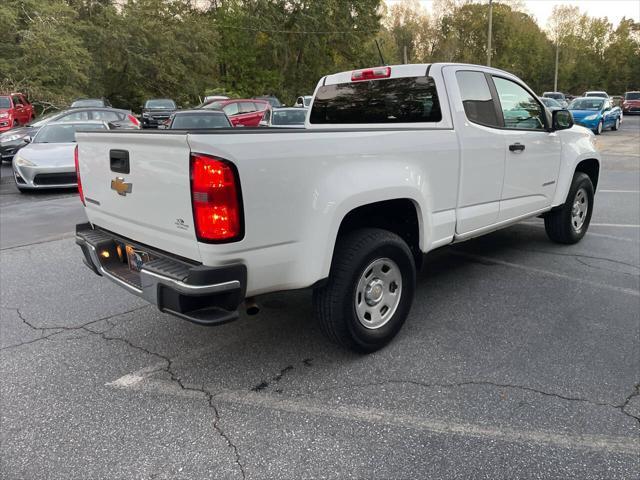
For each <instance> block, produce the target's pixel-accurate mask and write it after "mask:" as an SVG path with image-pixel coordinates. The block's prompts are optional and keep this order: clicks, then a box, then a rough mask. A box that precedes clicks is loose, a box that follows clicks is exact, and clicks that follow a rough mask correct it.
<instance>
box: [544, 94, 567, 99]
mask: <svg viewBox="0 0 640 480" xmlns="http://www.w3.org/2000/svg"><path fill="white" fill-rule="evenodd" d="M544 96H545V97H547V98H555V99H557V100H561V99H563V98H564V95H562V94H561V93H545V94H544Z"/></svg>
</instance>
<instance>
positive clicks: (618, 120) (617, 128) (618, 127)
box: [611, 118, 620, 132]
mask: <svg viewBox="0 0 640 480" xmlns="http://www.w3.org/2000/svg"><path fill="white" fill-rule="evenodd" d="M619 129H620V119H619V118H616V121H615V122H613V127H611V130H613V131H614V132H615V131H617V130H619Z"/></svg>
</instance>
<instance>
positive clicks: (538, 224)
mask: <svg viewBox="0 0 640 480" xmlns="http://www.w3.org/2000/svg"><path fill="white" fill-rule="evenodd" d="M516 225H526V226H528V227H537V228H544V223H541V222H531V221H529V222H520V223H516ZM587 236H588V237H600V238H610V239H611V240H620V241H621V242H630V243H638V240H636V239H633V238H629V237H616V236H615V235H607V234H604V233H595V232H588V233H587Z"/></svg>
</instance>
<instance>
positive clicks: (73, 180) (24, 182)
mask: <svg viewBox="0 0 640 480" xmlns="http://www.w3.org/2000/svg"><path fill="white" fill-rule="evenodd" d="M108 129H109V125H108V124H107V123H106V122H101V121H85V122H54V123H49V124H47V125H45V126H43V127H42V128H41V129H40V130H38V133H36V135H35V137H33V139H30V142H29V144H28V145H26V146H25V147H22V148H21V149H20V150H19V151H18V152H17V153H16V155H15V156H14V157H13V176H14V178H15V181H16V186H17V187H18V190H20V191H21V192H22V191H24V190H32V189H42V188H66V187H76V186H78V178H77V176H76V167H75V159H74V150H75V147H76V137H75V134H76V131H77V130H108Z"/></svg>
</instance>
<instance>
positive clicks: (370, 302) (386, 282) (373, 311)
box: [355, 258, 402, 330]
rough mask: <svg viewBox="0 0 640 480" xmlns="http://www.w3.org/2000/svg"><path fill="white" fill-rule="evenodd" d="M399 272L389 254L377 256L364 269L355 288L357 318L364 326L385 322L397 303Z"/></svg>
mask: <svg viewBox="0 0 640 480" xmlns="http://www.w3.org/2000/svg"><path fill="white" fill-rule="evenodd" d="M401 296H402V272H400V267H398V265H397V264H396V262H394V261H393V260H391V259H390V258H378V259H377V260H374V261H373V262H371V263H370V264H369V265H368V266H367V268H365V269H364V271H363V272H362V275H361V276H360V280H359V281H358V285H357V286H356V291H355V307H356V314H357V315H358V321H359V322H360V323H361V324H362V326H364V327H365V328H369V329H372V330H373V329H376V328H380V327H382V326H383V325H385V324H386V323H387V322H388V321H389V320H391V317H393V314H394V313H395V312H396V310H397V308H398V305H399V304H400V297H401Z"/></svg>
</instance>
